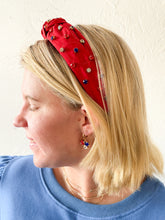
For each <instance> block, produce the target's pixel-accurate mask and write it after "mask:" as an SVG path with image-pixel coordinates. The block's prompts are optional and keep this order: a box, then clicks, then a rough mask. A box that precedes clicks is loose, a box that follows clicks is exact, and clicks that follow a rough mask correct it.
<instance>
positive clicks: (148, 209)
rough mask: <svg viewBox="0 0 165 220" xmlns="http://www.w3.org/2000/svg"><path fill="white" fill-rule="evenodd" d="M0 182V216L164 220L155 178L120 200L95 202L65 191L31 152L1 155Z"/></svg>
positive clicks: (163, 198) (164, 203) (163, 197)
mask: <svg viewBox="0 0 165 220" xmlns="http://www.w3.org/2000/svg"><path fill="white" fill-rule="evenodd" d="M0 182H1V185H0V216H1V218H0V219H1V220H118V219H123V220H165V187H164V185H163V184H162V183H161V182H160V181H159V180H158V179H156V178H149V177H148V178H147V179H146V180H145V182H144V183H143V184H142V185H141V187H140V190H137V191H136V192H135V193H133V194H132V195H131V196H129V197H128V198H126V199H124V200H123V201H121V202H118V203H115V204H110V205H95V204H90V203H86V202H83V201H81V200H79V199H77V198H75V197H73V196H72V195H70V194H69V193H68V192H66V191H65V190H64V189H63V188H62V187H61V186H60V185H59V184H58V182H57V181H56V179H55V176H54V174H53V171H52V169H51V168H37V167H35V166H34V164H33V157H32V156H21V157H17V156H16V157H9V156H2V157H0Z"/></svg>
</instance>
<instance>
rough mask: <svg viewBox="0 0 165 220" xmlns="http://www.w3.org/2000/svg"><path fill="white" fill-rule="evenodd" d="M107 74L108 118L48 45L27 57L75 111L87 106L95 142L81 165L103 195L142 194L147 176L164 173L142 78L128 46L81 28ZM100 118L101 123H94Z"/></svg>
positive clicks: (29, 66)
mask: <svg viewBox="0 0 165 220" xmlns="http://www.w3.org/2000/svg"><path fill="white" fill-rule="evenodd" d="M77 29H79V31H80V32H81V33H82V34H83V35H84V36H85V38H86V39H87V41H88V42H89V44H90V46H91V48H92V50H93V53H94V55H95V58H96V60H97V61H98V62H97V63H99V67H100V69H101V74H102V76H103V77H102V78H101V79H100V78H99V80H100V81H101V82H100V83H103V84H104V89H105V94H106V103H107V107H108V112H107V111H104V110H103V109H102V108H101V107H100V106H98V104H97V103H95V102H94V101H93V100H92V99H91V98H90V97H89V96H88V95H87V94H86V92H85V91H84V90H83V89H82V87H81V86H80V84H79V83H78V81H77V79H76V77H75V76H74V74H73V73H72V71H71V70H70V68H69V67H68V65H67V64H66V62H65V60H64V59H63V58H62V56H61V55H60V54H59V53H58V52H57V50H56V49H55V48H54V47H53V46H52V45H51V43H50V42H49V41H48V40H40V41H37V42H36V43H35V44H34V45H32V46H30V47H29V48H28V49H27V51H26V52H25V53H23V55H22V64H23V66H24V67H25V68H27V69H29V70H31V71H32V72H33V73H34V74H35V75H37V76H38V77H39V78H40V79H42V80H43V81H45V82H46V83H47V84H48V85H49V87H50V88H51V89H52V90H53V91H55V92H56V93H57V94H58V95H59V96H61V97H62V98H63V100H65V101H66V102H67V103H68V104H69V106H70V107H72V108H73V109H74V110H76V109H79V108H80V106H81V105H82V104H83V105H85V107H86V109H87V113H88V116H89V118H90V120H91V123H92V125H93V128H94V133H95V141H94V143H93V146H92V148H91V150H90V151H89V153H88V154H87V156H86V157H85V158H84V159H83V161H82V163H81V165H82V166H83V167H86V168H88V169H91V170H93V171H94V174H93V175H94V176H93V177H94V180H95V182H96V184H97V185H98V195H100V194H101V193H102V192H106V193H108V194H109V195H111V194H114V193H119V191H120V189H121V188H123V187H127V188H129V189H130V190H133V191H134V190H136V189H138V188H139V187H140V185H141V181H142V179H144V177H145V176H146V175H148V176H153V175H154V174H155V173H158V174H159V173H162V172H163V159H162V155H161V154H160V152H159V150H158V149H157V148H156V146H155V145H154V144H153V143H152V141H151V138H150V135H149V132H148V125H147V117H146V107H145V96H144V88H143V82H142V77H141V73H140V70H139V67H138V64H137V62H136V59H135V57H134V55H133V53H132V52H131V50H130V48H129V47H128V45H127V44H126V43H125V42H124V40H123V39H122V38H121V37H119V36H118V35H117V34H115V33H113V32H111V31H109V30H107V29H104V28H102V27H99V26H95V25H78V26H77ZM92 115H94V116H95V117H94V118H95V119H96V118H97V120H98V122H99V123H96V121H95V120H94V119H93V116H92Z"/></svg>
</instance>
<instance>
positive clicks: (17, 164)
mask: <svg viewBox="0 0 165 220" xmlns="http://www.w3.org/2000/svg"><path fill="white" fill-rule="evenodd" d="M29 163H30V164H32V163H33V159H32V156H0V180H2V178H3V176H4V175H5V174H6V172H7V170H8V169H9V168H11V169H13V170H15V171H16V170H19V169H20V168H21V167H22V166H23V165H24V164H26V165H28V164H29Z"/></svg>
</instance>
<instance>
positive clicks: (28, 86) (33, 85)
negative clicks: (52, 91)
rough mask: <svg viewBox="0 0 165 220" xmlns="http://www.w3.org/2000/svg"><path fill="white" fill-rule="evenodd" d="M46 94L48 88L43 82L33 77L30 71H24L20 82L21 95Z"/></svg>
mask: <svg viewBox="0 0 165 220" xmlns="http://www.w3.org/2000/svg"><path fill="white" fill-rule="evenodd" d="M45 92H48V88H47V86H46V84H45V83H44V82H41V80H40V79H39V78H38V77H37V76H35V74H33V73H32V72H31V71H29V70H27V69H25V70H24V77H23V82H22V93H23V94H25V95H28V94H29V93H37V94H40V93H41V94H43V93H45Z"/></svg>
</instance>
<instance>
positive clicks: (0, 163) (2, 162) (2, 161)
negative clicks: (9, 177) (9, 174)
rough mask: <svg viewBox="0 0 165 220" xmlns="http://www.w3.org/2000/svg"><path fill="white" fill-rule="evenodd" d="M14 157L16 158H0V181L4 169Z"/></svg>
mask: <svg viewBox="0 0 165 220" xmlns="http://www.w3.org/2000/svg"><path fill="white" fill-rule="evenodd" d="M15 157H16V156H0V180H1V179H2V176H3V174H4V171H5V169H6V167H7V166H8V164H9V163H10V162H11V160H13V159H14V158H15Z"/></svg>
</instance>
